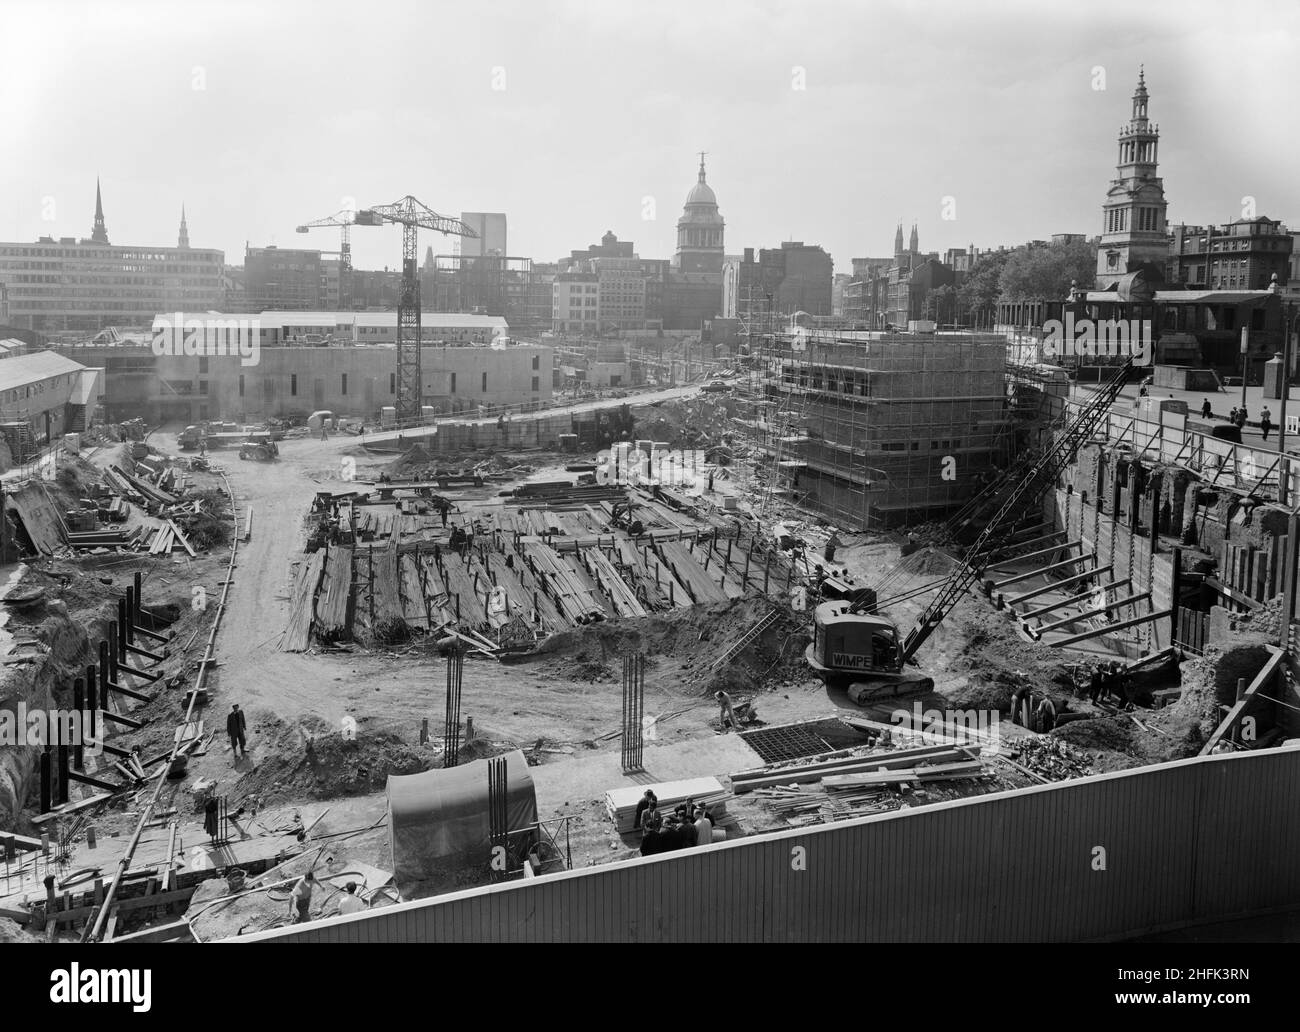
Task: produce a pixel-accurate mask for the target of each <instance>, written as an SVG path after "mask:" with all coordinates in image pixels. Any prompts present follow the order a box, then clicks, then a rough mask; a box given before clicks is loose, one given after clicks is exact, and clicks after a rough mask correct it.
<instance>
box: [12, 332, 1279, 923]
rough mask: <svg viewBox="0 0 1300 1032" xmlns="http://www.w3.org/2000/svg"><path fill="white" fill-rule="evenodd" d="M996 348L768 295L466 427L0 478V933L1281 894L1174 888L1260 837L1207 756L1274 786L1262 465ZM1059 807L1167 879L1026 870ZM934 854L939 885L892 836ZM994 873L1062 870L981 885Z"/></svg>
mask: <svg viewBox="0 0 1300 1032" xmlns="http://www.w3.org/2000/svg"><path fill="white" fill-rule="evenodd" d="M1009 355H1010V350H1009V347H1008V344H1007V341H1006V338H1004V337H997V336H994V335H991V334H964V335H958V334H950V335H943V334H931V335H925V336H918V335H910V334H890V335H884V334H873V335H866V334H862V335H845V334H842V333H836V332H832V331H825V330H821V329H818V330H809V331H805V330H803V329H802V328H800V327H797V326H796V327H792V328H790V329H788V330H785V331H782V332H780V333H773V332H764V333H750V334H749V335H748V336H747V340H746V344H745V346H744V347H743V348H742V349H741V351H740V354H739V355H738V357H737V358H736V360H735V362H734V363H728V364H726V365H722V364H718V363H714V365H713V366H712V368H711V369H708V370H706V372H705V374H704V375H702V376H700V377H697V378H696V379H695V380H694V381H693V382H689V383H686V384H684V385H679V386H676V387H673V388H670V389H660V390H654V389H641V390H639V391H636V390H634V391H632V392H630V393H629V394H628V395H627V396H625V397H621V398H617V399H614V398H611V399H603V400H597V401H592V400H587V401H583V402H581V403H578V402H575V403H574V404H572V405H569V406H563V405H560V406H557V407H552V408H550V409H548V410H546V411H544V412H538V413H532V414H526V415H521V416H516V417H514V418H511V419H506V418H504V417H499V418H496V419H478V420H473V419H454V418H453V419H439V420H437V421H435V422H432V423H428V424H427V425H420V426H409V427H405V428H403V429H400V430H382V431H373V432H371V433H368V434H359V433H357V432H356V431H355V430H348V429H345V425H351V424H353V423H356V422H359V421H356V420H345V419H343V418H339V419H337V420H334V419H332V418H331V419H329V420H325V419H320V420H316V421H315V422H313V423H312V424H311V425H310V426H306V427H298V428H289V429H274V428H271V427H250V428H245V429H242V430H240V434H245V435H247V438H248V446H247V447H243V448H241V449H240V452H239V458H235V455H234V453H233V452H226V453H222V454H218V455H211V456H209V455H207V454H205V451H204V449H202V448H200V449H199V451H198V454H197V455H196V454H195V453H194V451H193V448H192V447H191V446H190V445H191V444H192V442H187V441H182V440H181V439H180V438H179V437H178V435H180V434H182V432H183V431H186V429H187V428H185V427H181V426H162V427H147V428H142V427H136V426H128V427H119V426H116V425H109V426H100V427H93V428H91V429H90V430H87V431H86V432H85V433H84V434H82V436H81V438H80V440H79V441H78V442H77V444H76V446H75V447H73V446H71V445H65V446H56V447H55V448H52V449H50V450H49V452H48V453H47V454H46V455H45V457H44V458H43V459H41V460H40V461H39V462H35V463H33V464H31V465H30V466H28V467H23V468H21V469H17V470H15V471H13V472H12V473H10V474H6V475H5V478H4V483H3V490H4V519H3V520H0V530H2V531H3V534H2V536H0V551H3V558H4V561H5V563H6V576H5V578H4V587H3V589H0V602H2V603H3V607H2V608H0V619H2V620H3V625H2V626H0V652H2V653H3V664H4V675H3V682H2V683H0V731H2V732H4V734H5V735H6V736H7V737H6V738H5V739H4V745H5V746H6V748H4V749H3V750H0V848H2V849H3V860H4V866H3V869H2V871H0V939H2V940H13V941H31V942H35V941H47V940H49V941H54V940H78V941H95V942H110V941H195V942H209V941H216V940H226V939H242V938H269V939H281V940H288V941H307V940H312V941H387V940H392V939H408V940H409V939H428V940H434V939H445V938H449V937H453V936H455V937H457V938H460V939H467V940H481V941H497V940H504V939H530V940H537V939H541V940H547V941H564V940H573V939H587V940H601V941H647V940H650V941H653V940H684V939H691V940H702V941H707V940H716V939H721V938H730V939H732V940H734V941H764V940H794V939H827V938H831V939H844V940H861V939H885V940H888V939H890V938H891V937H892V938H897V937H899V936H900V935H905V936H908V937H922V938H931V939H996V938H1016V937H1024V936H1027V937H1031V938H1052V939H1087V938H1111V939H1123V938H1132V937H1135V936H1140V935H1148V934H1152V933H1153V932H1159V931H1161V930H1165V929H1172V928H1179V927H1185V926H1188V925H1193V924H1199V925H1205V924H1209V923H1213V922H1215V921H1229V920H1232V919H1236V918H1238V917H1240V916H1242V915H1246V914H1255V913H1259V912H1263V911H1267V910H1269V908H1281V907H1285V906H1291V905H1294V902H1295V900H1296V898H1297V895H1296V890H1297V886H1296V885H1295V884H1294V878H1295V875H1294V874H1288V875H1284V874H1282V873H1280V872H1275V874H1276V876H1270V877H1268V878H1263V877H1260V878H1255V877H1250V878H1246V879H1239V883H1238V889H1237V891H1236V892H1235V894H1227V895H1224V894H1223V893H1221V892H1220V891H1219V890H1218V889H1217V888H1216V886H1217V885H1218V884H1219V883H1217V882H1216V881H1215V880H1214V877H1215V876H1217V875H1215V874H1214V872H1220V871H1221V869H1225V868H1227V867H1229V866H1231V865H1234V864H1240V863H1243V862H1246V861H1245V860H1244V859H1243V858H1244V857H1245V856H1247V855H1255V856H1258V855H1260V854H1261V852H1266V853H1269V854H1271V855H1277V856H1279V857H1281V856H1285V855H1287V853H1286V849H1287V847H1288V843H1287V842H1283V841H1281V840H1279V841H1276V842H1275V841H1273V840H1272V839H1271V838H1269V836H1270V835H1274V834H1276V835H1280V836H1282V837H1283V838H1285V836H1286V835H1293V832H1292V831H1290V830H1289V829H1288V828H1287V827H1285V826H1283V827H1278V826H1277V824H1276V822H1274V823H1273V824H1271V825H1270V822H1268V821H1265V820H1255V818H1257V817H1258V815H1253V816H1252V815H1250V814H1246V815H1244V816H1242V817H1241V821H1242V822H1247V823H1250V826H1251V827H1252V828H1253V829H1254V830H1253V831H1252V833H1251V834H1250V835H1244V834H1243V835H1240V836H1236V837H1235V838H1234V839H1233V841H1234V843H1236V844H1234V845H1231V847H1230V846H1229V845H1228V844H1226V842H1225V841H1223V838H1222V836H1212V835H1210V834H1209V833H1208V831H1207V830H1205V829H1206V828H1207V827H1208V822H1210V821H1212V820H1221V819H1222V811H1221V809H1217V807H1220V806H1221V797H1220V796H1215V795H1214V794H1213V793H1209V792H1207V790H1206V788H1205V785H1206V784H1210V783H1211V782H1212V783H1213V784H1214V785H1216V786H1218V787H1217V788H1216V789H1215V791H1216V792H1220V793H1222V792H1230V791H1233V792H1235V791H1240V792H1241V793H1242V796H1241V798H1242V799H1245V798H1259V799H1260V800H1261V802H1262V800H1263V799H1264V798H1265V796H1264V794H1262V793H1259V794H1256V796H1252V795H1251V793H1250V789H1249V786H1250V785H1252V784H1255V783H1256V782H1261V783H1263V781H1267V782H1268V783H1271V784H1278V783H1282V782H1294V781H1296V780H1300V763H1298V762H1297V761H1300V752H1297V751H1296V750H1294V749H1290V748H1288V746H1289V745H1293V744H1294V743H1295V742H1296V741H1297V739H1300V724H1298V723H1297V721H1296V718H1295V714H1296V713H1297V712H1300V697H1297V692H1296V689H1295V684H1296V681H1295V676H1294V672H1293V671H1294V667H1295V661H1294V657H1293V654H1292V652H1291V648H1292V637H1291V634H1290V628H1291V626H1292V622H1293V617H1294V605H1293V599H1294V579H1295V578H1294V571H1295V569H1296V548H1297V542H1298V541H1300V527H1298V525H1297V519H1296V516H1295V514H1294V513H1293V511H1292V510H1291V508H1290V505H1289V500H1290V499H1294V498H1295V497H1297V495H1296V493H1295V492H1296V490H1297V487H1298V486H1300V485H1296V484H1295V483H1293V479H1294V478H1293V474H1292V471H1291V470H1290V469H1289V468H1288V463H1287V460H1286V459H1285V457H1284V456H1283V455H1282V454H1281V453H1277V452H1273V453H1272V454H1271V455H1270V453H1269V451H1268V449H1267V448H1266V447H1263V448H1261V447H1250V446H1246V445H1241V444H1236V443H1232V442H1227V441H1221V440H1218V439H1216V438H1213V437H1209V436H1206V435H1204V434H1201V433H1198V432H1197V431H1196V430H1195V428H1194V427H1191V426H1189V425H1188V422H1187V419H1186V416H1185V413H1183V412H1180V411H1179V406H1178V405H1164V404H1161V405H1159V406H1157V407H1155V408H1153V407H1152V406H1149V405H1148V406H1145V407H1139V406H1136V405H1134V404H1132V403H1131V402H1130V401H1129V398H1128V395H1126V394H1125V392H1126V391H1127V392H1128V394H1133V393H1134V390H1135V388H1134V386H1133V385H1131V384H1129V382H1128V381H1129V378H1130V376H1131V375H1132V372H1133V371H1132V370H1131V369H1130V368H1128V367H1124V368H1119V369H1117V370H1115V371H1114V374H1113V375H1112V376H1111V378H1110V379H1109V380H1108V381H1104V382H1101V383H1099V384H1096V385H1093V386H1090V387H1082V386H1075V387H1071V385H1069V384H1064V385H1063V384H1060V383H1059V382H1058V381H1057V380H1056V379H1055V378H1054V377H1053V376H1052V375H1051V373H1050V371H1045V370H1043V369H1042V368H1039V367H1034V366H1028V365H1022V364H1016V363H1015V362H1014V361H1012V360H1010V358H1009ZM1184 407H1185V406H1184ZM358 415H360V416H363V417H364V416H365V415H366V414H362V413H359V414H358ZM188 430H189V431H190V432H193V431H194V428H193V427H190V428H188ZM214 440H215V438H214ZM183 444H184V445H185V446H184V447H183V446H182V445H183ZM233 707H238V710H236V709H234V708H233ZM74 718H75V719H74ZM42 721H44V723H43V724H42ZM38 726H40V727H43V728H44V731H43V733H42V734H40V735H34V734H33V733H32V732H31V730H30V729H31V728H35V727H38ZM1265 768H1267V769H1265ZM649 795H652V796H653V797H654V799H655V804H656V805H655V806H654V807H648V805H647V804H648V802H649ZM1157 800H1158V802H1157ZM1216 800H1220V801H1219V802H1216ZM1235 805H1236V804H1235V803H1234V806H1235ZM1241 805H1242V806H1243V807H1244V806H1246V804H1245V803H1244V802H1243V803H1242V804H1241ZM1117 806H1119V807H1123V808H1124V810H1123V812H1124V813H1125V815H1126V816H1125V820H1124V821H1122V822H1121V825H1122V828H1121V830H1120V831H1119V832H1116V831H1115V830H1114V827H1113V821H1114V815H1115V813H1116V809H1115V808H1116V807H1117ZM1246 808H1247V809H1249V807H1246ZM647 810H651V811H653V815H652V816H650V817H647V816H646V813H647ZM1102 824H1104V825H1105V826H1106V827H1107V828H1108V829H1109V831H1108V832H1107V837H1106V841H1110V842H1113V841H1114V839H1115V837H1116V835H1119V836H1120V837H1121V838H1122V839H1123V841H1122V842H1120V843H1116V844H1115V845H1114V847H1113V848H1124V849H1131V850H1133V851H1134V852H1135V854H1136V855H1137V856H1139V857H1140V858H1141V861H1140V863H1139V864H1138V866H1139V867H1145V866H1146V865H1150V864H1161V865H1164V866H1163V867H1162V868H1161V869H1163V870H1166V871H1167V878H1166V882H1167V886H1166V890H1165V891H1162V892H1160V893H1156V894H1154V895H1153V896H1152V897H1151V898H1150V899H1149V900H1148V901H1147V902H1146V903H1145V904H1144V906H1142V907H1136V908H1135V907H1131V906H1127V905H1126V904H1125V903H1124V900H1125V899H1128V898H1129V895H1127V893H1129V889H1128V888H1127V887H1126V888H1124V889H1123V890H1122V891H1120V892H1119V893H1118V894H1115V895H1113V897H1112V895H1109V894H1107V893H1111V892H1112V890H1109V889H1108V890H1105V893H1103V895H1104V898H1102V897H1100V896H1098V895H1097V893H1098V892H1099V891H1101V890H1098V889H1095V888H1091V887H1089V886H1090V885H1091V884H1092V883H1089V882H1087V880H1086V879H1081V878H1079V876H1078V875H1077V874H1075V873H1073V872H1071V871H1069V870H1065V869H1063V868H1061V869H1058V868H1060V864H1061V863H1062V862H1063V861H1061V860H1059V859H1058V860H1053V857H1054V856H1056V855H1057V854H1058V853H1061V852H1062V851H1061V850H1060V849H1059V848H1058V847H1059V845H1060V843H1061V842H1062V841H1066V840H1068V841H1070V842H1074V841H1076V840H1078V841H1080V842H1084V841H1087V842H1091V841H1098V840H1099V839H1097V838H1096V837H1095V836H1097V835H1099V834H1100V832H1099V831H1098V830H1097V829H1098V827H1099V826H1101V825H1102ZM1012 827H1014V828H1016V829H1020V830H1017V831H1010V832H1008V831H1007V830H1006V829H1007V828H1012ZM1269 827H1272V828H1273V831H1269V830H1268V829H1269ZM998 829H1002V830H998ZM702 836H704V837H703V838H702ZM1008 836H1009V837H1008ZM1089 836H1093V837H1092V838H1090V837H1089ZM1198 836H1199V837H1198ZM1211 840H1214V842H1215V843H1217V844H1216V845H1212V844H1211ZM958 841H961V842H964V843H965V845H964V847H960V848H964V849H965V850H966V855H967V856H968V860H969V863H968V864H966V865H963V873H957V872H949V873H947V874H944V873H943V872H942V871H941V870H940V869H938V868H936V867H935V866H934V865H933V864H932V863H929V862H927V860H926V857H927V856H931V855H933V851H934V850H937V849H945V848H959V847H958V846H957V845H956V843H957V842H958ZM1289 845H1294V843H1290V844H1289ZM791 850H804V851H805V852H804V854H797V855H799V856H804V857H805V860H804V862H805V863H806V866H805V867H803V868H800V867H798V866H795V867H794V870H795V871H801V870H802V871H804V872H806V875H807V880H806V881H799V880H798V879H797V878H796V879H795V880H794V881H791V880H790V879H789V878H788V877H786V876H783V875H782V874H781V873H780V872H781V870H783V869H786V868H790V866H791V863H790V860H789V857H790V855H791ZM1065 852H1068V850H1067V851H1065ZM913 854H915V857H913ZM1175 854H1176V856H1175ZM889 855H892V856H894V858H895V859H894V860H893V862H892V863H887V862H886V861H885V860H884V859H883V857H885V856H889ZM1054 864H1055V865H1056V866H1053V865H1054ZM886 868H887V869H888V871H889V872H890V873H888V874H881V875H880V876H878V877H876V878H874V879H873V883H872V885H871V886H870V887H866V886H864V885H863V879H862V878H861V877H860V875H859V874H858V873H855V872H860V871H862V870H864V869H871V870H876V871H883V870H884V869H886ZM1018 870H1033V871H1035V872H1036V874H1035V877H1039V876H1046V877H1051V878H1053V879H1056V878H1059V879H1060V882H1061V883H1062V884H1067V883H1068V884H1069V885H1070V886H1076V885H1077V892H1076V893H1075V895H1074V896H1072V897H1070V898H1071V903H1070V905H1069V906H1061V907H1056V908H1052V913H1051V915H1050V917H1049V916H1043V917H1041V918H1035V919H1032V920H1031V919H1029V918H1018V919H1017V918H1013V917H1011V916H1010V915H1011V914H1012V913H1013V912H1016V911H1018V910H1019V909H1020V908H1017V907H1015V906H1014V905H1013V903H1012V900H1013V896H1008V897H1007V900H1006V906H1005V907H1002V908H1000V909H999V908H998V907H997V906H990V907H985V904H984V903H981V902H979V898H982V897H980V893H981V892H983V891H985V889H983V888H978V887H979V886H984V887H987V886H990V885H994V884H1000V885H1008V886H1011V885H1014V883H1015V878H1014V877H1012V876H1010V875H1009V872H1014V871H1018ZM309 872H310V873H311V874H312V875H313V878H314V881H313V882H312V885H314V891H313V890H312V888H311V886H309V889H308V892H307V903H306V905H305V909H304V908H303V905H302V894H301V892H300V890H299V887H300V886H301V884H303V882H304V880H305V876H306V875H307V874H308V873H309ZM1125 877H1127V876H1125ZM917 879H925V880H928V881H929V882H930V883H932V884H933V885H937V888H936V889H935V891H934V892H933V893H930V895H937V898H938V900H939V901H947V902H946V903H944V904H943V905H941V903H940V902H930V901H929V900H928V896H927V898H926V899H919V900H918V898H917V895H916V892H915V891H914V886H915V884H916V883H917V882H916V880H917ZM1054 884H1055V882H1054ZM706 885H713V886H717V887H718V888H717V890H716V891H717V892H718V893H719V894H720V895H719V899H720V900H721V904H722V905H721V906H720V907H719V908H715V909H707V908H705V909H701V908H699V907H694V906H692V905H691V902H690V901H691V900H692V899H694V898H696V897H697V896H698V894H699V893H700V892H702V891H704V888H703V886H706ZM1137 885H1138V882H1136V881H1135V882H1134V886H1137ZM710 891H712V890H710ZM1004 891H1006V892H1012V891H1013V890H1012V889H1009V888H1008V889H1006V890H1004V889H997V890H996V892H997V893H999V894H1001V893H1002V892H1004ZM1072 891H1073V889H1072ZM1132 891H1134V892H1136V891H1138V889H1137V888H1136V887H1134V888H1133V889H1132ZM597 898H599V899H603V900H606V901H611V900H612V901H615V902H613V903H610V902H606V903H605V904H603V905H601V906H597V905H595V903H594V902H592V901H594V900H595V899H597ZM999 898H1001V897H1000V895H999ZM809 900H821V902H820V903H817V904H816V905H815V906H814V905H812V904H811V903H810V902H808V901H809ZM954 900H955V901H956V902H955V903H954V902H953V901H954ZM564 901H568V902H567V903H566V902H564ZM656 901H657V902H656ZM900 901H904V902H900ZM710 915H712V916H710ZM981 915H984V916H983V917H981ZM717 921H723V922H724V923H725V924H726V927H725V928H723V927H722V926H720V925H718V924H717V923H716V922H717ZM1017 922H1019V923H1017ZM453 929H455V931H453Z"/></svg>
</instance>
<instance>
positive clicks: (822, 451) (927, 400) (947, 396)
mask: <svg viewBox="0 0 1300 1032" xmlns="http://www.w3.org/2000/svg"><path fill="white" fill-rule="evenodd" d="M764 321H765V322H766V323H767V325H766V326H764V327H763V329H762V332H754V326H755V324H756V322H757V320H754V319H750V320H749V327H748V328H749V332H748V333H747V334H746V337H747V340H748V343H749V351H750V367H749V370H750V377H749V384H748V390H747V392H746V396H747V397H748V398H749V400H750V401H751V411H750V414H749V418H741V419H740V420H739V422H740V423H741V424H742V426H743V427H744V428H745V429H746V430H747V432H748V433H749V435H750V437H751V440H752V442H753V444H754V446H755V448H756V450H757V451H758V453H759V454H758V459H759V462H758V465H759V468H760V469H763V470H764V471H765V472H766V475H767V479H766V484H765V486H764V502H763V505H764V507H765V506H766V502H767V500H768V499H770V498H771V497H772V496H774V495H776V494H782V495H785V496H786V497H789V498H790V499H791V500H793V501H794V502H795V503H797V504H799V505H802V506H804V507H806V508H809V509H811V510H813V511H815V512H818V513H820V514H821V515H824V516H826V517H827V518H829V519H831V520H833V521H834V522H836V523H837V524H839V525H840V526H842V527H844V528H846V529H851V530H875V529H882V528H887V527H892V526H899V525H902V524H907V523H914V522H918V521H922V520H925V519H929V518H933V517H935V516H939V515H941V514H943V513H944V512H947V511H950V510H952V509H954V508H956V507H958V506H960V505H962V504H963V503H964V502H966V501H967V500H968V499H970V498H971V497H973V496H974V495H976V494H977V493H978V492H979V491H980V490H981V489H982V488H983V487H984V485H986V484H987V483H988V482H989V481H990V479H992V478H993V477H995V476H996V475H997V473H998V471H999V470H1000V469H1002V468H1004V467H1005V466H1006V465H1007V464H1008V462H1009V461H1010V459H1011V457H1012V455H1013V454H1014V452H1015V448H1016V440H1015V434H1014V433H1013V432H1012V428H1013V425H1014V420H1013V415H1014V413H1013V411H1012V408H1011V405H1010V404H1009V399H1008V389H1007V375H1006V374H1007V342H1006V339H1005V337H1003V336H1000V335H996V334H977V333H951V334H947V333H946V334H911V333H875V332H865V331H860V332H855V331H847V330H841V329H834V328H829V329H827V328H798V327H795V328H787V329H785V330H782V331H776V330H774V329H773V327H772V325H771V323H772V317H771V316H770V315H769V316H768V318H767V319H766V320H764Z"/></svg>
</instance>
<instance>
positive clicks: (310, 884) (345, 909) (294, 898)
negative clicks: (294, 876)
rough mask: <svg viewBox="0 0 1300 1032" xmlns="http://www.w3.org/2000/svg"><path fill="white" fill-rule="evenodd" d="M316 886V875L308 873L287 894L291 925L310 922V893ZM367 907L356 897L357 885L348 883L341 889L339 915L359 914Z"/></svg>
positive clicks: (363, 901) (364, 902) (352, 882)
mask: <svg viewBox="0 0 1300 1032" xmlns="http://www.w3.org/2000/svg"><path fill="white" fill-rule="evenodd" d="M317 884H319V883H318V882H317V881H316V875H315V874H314V873H312V872H311V871H308V872H307V873H306V874H304V875H303V876H302V877H301V878H299V879H298V880H297V881H296V882H295V883H294V886H293V889H292V890H290V892H289V919H290V921H291V922H292V923H293V924H299V923H301V922H303V921H310V920H311V893H312V889H314V888H315V887H316V886H317ZM367 909H369V907H368V906H367V904H366V901H365V900H363V899H362V898H361V897H360V896H358V895H357V883H356V882H354V881H350V882H348V883H347V884H346V885H345V886H344V887H343V897H342V898H341V899H340V900H339V909H338V912H339V913H340V914H359V913H361V911H363V910H367Z"/></svg>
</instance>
